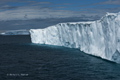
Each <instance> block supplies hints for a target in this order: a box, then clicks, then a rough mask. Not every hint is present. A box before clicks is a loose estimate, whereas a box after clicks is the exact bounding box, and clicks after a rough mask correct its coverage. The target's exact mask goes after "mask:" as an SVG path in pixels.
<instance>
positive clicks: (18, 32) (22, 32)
mask: <svg viewBox="0 0 120 80" xmlns="http://www.w3.org/2000/svg"><path fill="white" fill-rule="evenodd" d="M0 35H29V30H8V31H5V32H2V33H0Z"/></svg>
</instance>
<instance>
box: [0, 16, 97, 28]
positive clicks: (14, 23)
mask: <svg viewBox="0 0 120 80" xmlns="http://www.w3.org/2000/svg"><path fill="white" fill-rule="evenodd" d="M84 17H85V16H84ZM96 19H98V17H96V18H95V19H92V20H96ZM89 20H91V17H88V18H86V19H85V18H83V17H70V18H49V19H32V20H11V21H0V26H1V27H0V30H16V29H28V30H29V29H38V28H45V27H48V26H52V25H55V24H57V23H63V22H78V21H89Z"/></svg>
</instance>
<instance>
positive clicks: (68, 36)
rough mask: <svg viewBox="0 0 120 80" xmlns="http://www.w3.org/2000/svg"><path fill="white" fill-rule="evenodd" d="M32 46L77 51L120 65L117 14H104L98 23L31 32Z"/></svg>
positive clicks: (61, 26) (56, 26)
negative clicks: (65, 48)
mask: <svg viewBox="0 0 120 80" xmlns="http://www.w3.org/2000/svg"><path fill="white" fill-rule="evenodd" d="M30 35H31V41H32V43H38V44H49V45H57V46H65V47H70V48H78V49H80V50H81V51H83V52H85V53H87V54H91V55H95V56H99V57H101V58H104V59H107V60H110V61H114V62H117V63H120V12H119V13H107V14H106V15H105V16H104V17H102V18H101V19H100V20H97V21H91V22H71V23H70V22H69V23H59V24H56V25H54V26H50V27H47V28H45V29H31V30H30Z"/></svg>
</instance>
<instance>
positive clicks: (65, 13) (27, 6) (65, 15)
mask: <svg viewBox="0 0 120 80" xmlns="http://www.w3.org/2000/svg"><path fill="white" fill-rule="evenodd" d="M75 1H76V2H75ZM77 1H78V0H74V1H73V0H71V2H69V1H67V0H66V1H64V0H61V1H58V2H59V3H58V2H57V1H56V2H53V1H50V0H46V1H44V0H39V1H38V0H0V21H1V22H0V24H1V25H2V26H1V25H0V26H1V28H0V29H20V28H23V27H21V26H24V25H20V21H21V20H34V21H36V20H38V19H39V21H41V20H43V21H44V22H43V21H42V23H47V20H51V19H54V20H56V21H53V22H51V21H50V22H51V23H53V24H56V23H59V22H67V21H68V22H69V21H70V22H72V19H73V22H74V21H81V20H96V19H99V18H100V17H102V16H103V15H105V14H106V12H119V11H120V6H119V4H120V0H91V1H90V0H89V1H88V0H84V1H82V0H80V1H81V2H80V1H78V2H79V3H78V2H77ZM75 18H77V19H76V20H75ZM78 18H79V19H78ZM35 19H36V20H35ZM63 19H64V21H63ZM11 20H19V25H18V24H17V23H15V25H16V26H19V28H15V27H12V26H9V27H8V26H7V25H4V24H3V22H4V21H11ZM34 21H33V22H34ZM12 22H13V21H11V24H12ZM50 22H49V25H52V24H50ZM4 23H5V22H4ZM31 23H32V21H31ZM34 23H35V22H34ZM34 23H33V24H34ZM42 23H41V24H39V25H42V27H46V25H44V24H42ZM7 24H8V23H7ZM15 25H14V26H15ZM49 25H47V26H49ZM27 26H28V25H27ZM36 27H39V26H36ZM36 27H33V28H36ZM25 28H26V29H30V28H32V27H25Z"/></svg>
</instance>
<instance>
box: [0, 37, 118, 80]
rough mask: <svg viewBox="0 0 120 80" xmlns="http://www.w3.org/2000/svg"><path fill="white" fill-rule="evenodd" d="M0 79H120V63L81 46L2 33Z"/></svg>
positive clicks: (0, 40) (0, 39) (0, 38)
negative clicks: (31, 39)
mask: <svg viewBox="0 0 120 80" xmlns="http://www.w3.org/2000/svg"><path fill="white" fill-rule="evenodd" d="M0 80H120V64H116V63H113V62H110V61H107V60H103V59H101V58H98V57H95V56H91V55H87V54H85V53H84V52H82V51H79V50H78V49H70V48H65V47H59V46H50V45H37V44H32V43H31V41H30V36H0Z"/></svg>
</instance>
